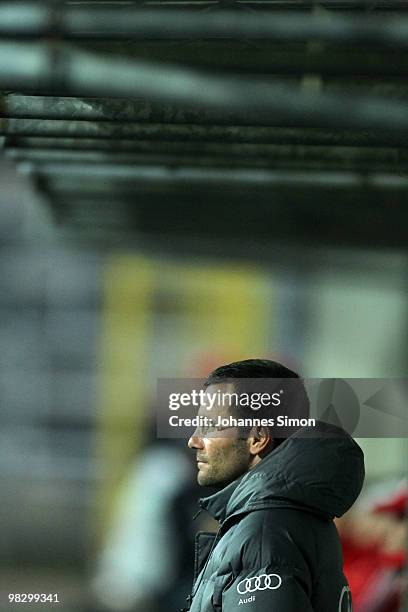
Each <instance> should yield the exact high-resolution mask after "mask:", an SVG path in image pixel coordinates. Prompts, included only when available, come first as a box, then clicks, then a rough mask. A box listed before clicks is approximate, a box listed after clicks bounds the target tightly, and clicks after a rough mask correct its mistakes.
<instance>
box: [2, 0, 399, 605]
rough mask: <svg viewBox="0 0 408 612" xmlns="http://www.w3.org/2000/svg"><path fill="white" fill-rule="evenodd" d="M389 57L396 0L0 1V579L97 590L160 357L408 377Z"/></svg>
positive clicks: (395, 33)
mask: <svg viewBox="0 0 408 612" xmlns="http://www.w3.org/2000/svg"><path fill="white" fill-rule="evenodd" d="M407 71H408V5H407V3H406V2H405V1H397V0H394V1H392V0H389V1H388V0H377V1H373V0H322V1H320V2H317V1H316V2H308V1H306V0H305V1H303V0H237V1H234V0H232V1H231V2H230V1H228V0H225V1H221V0H220V1H217V0H203V1H198V0H188V1H187V2H181V1H180V2H178V1H174V2H171V1H170V0H169V1H166V0H163V1H158V2H113V1H112V2H62V1H54V2H51V1H50V2H31V3H29V2H12V3H8V2H3V3H1V4H0V90H1V94H0V144H1V147H2V156H1V160H0V185H1V189H0V246H1V252H2V258H1V260H0V270H1V273H0V288H1V289H0V308H1V311H2V322H1V324H0V337H1V346H2V354H1V357H0V390H1V412H0V420H1V430H0V436H1V444H0V480H1V484H2V492H3V495H2V505H1V510H0V512H1V518H2V520H1V522H0V541H1V542H2V546H1V547H0V551H1V552H0V563H1V568H0V596H1V598H2V602H7V599H6V597H7V593H9V592H22V593H24V592H38V589H40V590H41V592H47V593H49V592H53V593H54V592H60V593H61V599H63V601H64V602H65V604H64V610H66V611H67V612H71V610H72V611H74V610H83V609H85V607H87V606H89V605H90V606H91V609H92V610H93V609H94V608H92V606H93V604H92V603H91V604H89V603H88V602H89V599H90V595H89V593H88V590H89V576H90V575H91V574H92V571H93V567H94V565H95V559H96V557H97V556H98V551H100V550H101V548H103V544H104V542H106V537H107V536H106V534H107V533H108V532H109V525H110V523H111V520H112V517H113V516H114V514H115V504H116V501H115V500H116V499H117V493H118V491H119V485H120V483H121V482H122V481H123V479H126V477H127V474H128V473H129V472H128V470H131V469H132V468H131V466H133V465H134V458H135V457H136V465H137V457H138V452H139V451H141V449H144V448H145V447H146V444H147V440H148V439H149V434H148V431H149V428H150V425H151V418H152V417H151V415H152V410H153V403H154V394H155V382H156V379H157V378H158V377H173V376H197V375H202V374H204V373H206V372H207V371H208V370H209V369H211V368H212V367H213V366H215V365H218V364H219V363H222V362H226V361H227V360H235V359H241V358H246V357H251V356H267V357H272V358H273V357H275V358H280V359H282V361H284V362H286V363H288V365H293V367H297V368H299V369H300V371H301V372H302V373H303V374H304V375H305V376H315V377H324V376H344V377H353V376H355V377H370V376H373V377H377V376H378V377H388V376H389V377H399V376H400V377H403V376H405V375H406V372H407V364H408V353H407V348H406V347H407V335H408V334H407V332H408V324H407V320H408V319H407V305H406V304H407V299H406V298H407V221H408V208H407V203H408V195H407V186H408V174H407V171H408V145H407V143H408V107H407V100H406V98H407V93H408V89H407V84H406V76H407ZM362 444H363V446H364V449H365V451H366V457H367V471H368V480H369V483H371V482H376V481H378V480H390V479H393V478H396V479H398V478H401V477H402V476H404V475H405V474H406V467H407V465H406V461H407V442H406V440H400V439H394V440H363V441H362ZM149 495H154V486H153V485H152V491H150V492H149V491H148V492H146V491H144V492H143V493H141V494H140V498H141V499H143V496H145V497H147V496H149ZM138 527H139V529H143V526H138ZM145 565H146V566H148V560H146V564H145ZM1 605H2V609H7V603H5V604H4V606H3V603H2V604H1ZM95 605H96V604H95ZM119 605H120V604H119V603H118V606H119ZM124 605H125V604H124ZM15 609H17V608H15ZM23 609H25V608H24V607H23ZM88 609H89V608H88ZM118 609H119V608H118ZM123 609H124V608H123ZM145 609H147V608H145ZM406 609H408V607H407V608H406Z"/></svg>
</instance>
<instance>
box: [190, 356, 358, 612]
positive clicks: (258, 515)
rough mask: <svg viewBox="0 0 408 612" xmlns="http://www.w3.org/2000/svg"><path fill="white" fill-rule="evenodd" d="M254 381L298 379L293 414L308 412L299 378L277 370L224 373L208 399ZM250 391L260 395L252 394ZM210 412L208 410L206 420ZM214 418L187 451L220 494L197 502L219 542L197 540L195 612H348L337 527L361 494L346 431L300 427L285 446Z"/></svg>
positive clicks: (209, 537) (265, 364)
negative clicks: (336, 521) (337, 520)
mask: <svg viewBox="0 0 408 612" xmlns="http://www.w3.org/2000/svg"><path fill="white" fill-rule="evenodd" d="M250 379H257V380H253V381H252V382H253V383H257V382H258V381H261V379H262V381H263V382H265V380H266V379H268V380H269V381H270V383H267V384H269V385H271V384H273V381H272V379H280V382H279V383H277V384H278V387H277V388H278V389H279V387H283V386H284V385H282V380H284V379H297V383H298V384H297V387H296V389H297V391H296V393H294V394H293V393H292V396H291V398H292V404H293V402H295V403H296V404H297V406H296V407H295V408H296V409H295V412H296V411H297V412H298V413H300V414H303V415H304V410H305V409H306V407H307V411H308V402H307V397H306V393H305V391H304V387H303V383H302V382H301V381H300V379H299V377H298V375H297V374H295V373H294V372H292V371H291V370H288V369H287V368H285V367H284V366H281V365H280V364H278V363H276V362H272V361H266V360H247V361H242V362H237V363H234V364H229V365H227V366H222V367H221V368H217V369H216V370H214V372H212V374H210V376H209V377H208V379H207V381H206V383H205V387H206V392H207V393H208V394H216V393H218V394H219V393H233V392H240V393H242V392H243V391H245V390H248V381H249V382H251V380H250ZM249 387H250V394H252V395H253V393H254V386H253V385H251V384H249ZM274 388H275V391H276V385H275V387H274ZM285 389H286V387H285ZM262 390H263V391H265V386H263V387H262ZM280 391H283V389H282V388H281V389H280ZM258 398H259V394H258ZM299 407H300V408H299ZM217 408H218V415H219V414H222V415H223V416H224V417H225V416H227V413H228V410H229V411H230V412H231V407H229V408H228V409H227V410H226V409H225V406H224V405H223V406H221V407H220V406H217ZM206 409H207V410H208V406H204V407H201V408H200V411H199V414H200V412H201V413H202V414H204V413H205V412H206ZM241 412H242V411H241ZM247 414H248V411H247ZM260 414H261V411H259V413H257V414H256V415H254V414H252V416H260ZM263 414H265V411H263V412H262V415H263ZM269 414H270V413H269ZM292 414H293V412H292ZM213 417H214V418H213V420H212V423H213V425H211V424H210V425H208V422H207V425H206V426H204V427H198V428H197V429H196V431H195V432H194V434H193V436H192V437H191V438H190V440H189V443H188V445H189V447H190V448H191V449H194V450H195V451H196V454H197V466H198V476H197V480H198V483H199V484H200V485H203V486H214V485H216V486H218V487H220V490H218V491H217V492H216V493H215V494H213V495H211V496H210V497H207V498H205V499H201V500H200V506H201V508H202V509H204V510H207V511H208V512H209V513H210V515H212V516H213V517H214V518H215V519H216V520H217V521H218V522H219V530H218V533H217V534H216V535H215V534H208V533H200V534H197V540H196V568H195V570H196V571H195V583H194V586H193V591H192V594H191V597H190V598H189V600H190V606H191V607H190V608H189V609H190V611H191V612H213V611H214V610H215V611H220V610H222V611H223V612H233V611H236V610H242V611H243V612H350V611H351V610H352V604H351V594H350V590H349V587H348V584H347V581H346V579H345V577H344V574H343V559H342V553H341V547H340V542H339V538H338V534H337V531H336V527H335V525H334V523H333V518H334V517H335V516H337V517H339V516H341V515H342V514H343V513H344V512H346V510H348V508H350V506H351V505H352V504H353V503H354V501H355V500H356V498H357V496H358V495H359V493H360V490H361V487H362V484H363V480H364V459H363V453H362V451H361V449H360V447H359V446H358V445H357V444H356V442H354V440H353V439H352V438H351V437H350V436H349V435H348V434H346V433H345V432H344V431H342V430H340V429H338V428H336V427H333V426H330V425H327V424H324V423H318V422H317V424H316V427H306V428H298V429H297V431H295V432H294V433H293V434H292V435H289V437H288V438H287V439H283V438H282V437H279V436H280V435H281V434H276V430H275V431H274V430H273V428H271V427H264V426H261V427H252V428H251V429H250V430H247V431H246V433H245V434H244V435H242V431H241V433H240V432H239V430H237V429H236V428H234V427H233V426H232V427H231V426H229V425H228V424H227V425H226V426H225V427H223V426H221V427H217V426H216V423H217V422H219V420H218V419H216V418H215V415H214V413H213ZM299 422H301V421H300V420H299ZM224 431H225V433H224Z"/></svg>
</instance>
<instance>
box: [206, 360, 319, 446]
mask: <svg viewBox="0 0 408 612" xmlns="http://www.w3.org/2000/svg"><path fill="white" fill-rule="evenodd" d="M256 379H258V382H257V381H256ZM259 379H262V382H261V381H260V380H259ZM282 379H291V383H289V384H285V383H284V381H282ZM294 379H295V380H296V383H294ZM219 383H232V384H233V385H234V390H235V391H236V392H237V393H248V394H249V395H252V394H254V393H257V392H259V391H262V392H266V391H268V392H269V393H271V394H272V393H273V392H276V391H277V390H278V389H280V388H282V387H284V389H285V393H286V398H285V399H286V405H287V408H286V410H285V412H286V413H287V414H288V416H289V415H290V416H296V417H298V418H308V417H309V398H308V397H307V393H306V389H305V386H304V383H303V380H302V379H301V377H300V376H299V374H297V373H296V372H294V371H293V370H290V369H289V368H287V367H286V366H284V365H282V364H281V363H278V362H277V361H272V360H270V359H244V360H242V361H234V362H232V363H228V364H226V365H222V366H220V367H218V368H216V369H215V370H213V371H212V372H210V374H209V375H208V376H207V378H206V380H205V382H204V388H207V387H209V386H210V385H214V384H219ZM237 412H238V413H239V415H240V416H243V417H244V416H248V408H242V407H240V408H238V409H237ZM289 413H290V414H289ZM256 416H257V417H259V418H265V417H267V416H270V406H267V407H265V406H263V407H261V408H260V409H259V410H258V411H257V414H256ZM281 431H282V430H281ZM271 433H272V436H273V441H274V443H273V449H275V448H276V447H277V446H279V444H281V443H282V442H283V441H284V440H285V439H286V437H279V436H274V435H273V433H274V432H273V428H272V429H271ZM291 433H294V430H293V428H292V429H291Z"/></svg>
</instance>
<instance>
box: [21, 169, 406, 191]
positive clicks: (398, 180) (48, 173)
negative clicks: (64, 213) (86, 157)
mask: <svg viewBox="0 0 408 612" xmlns="http://www.w3.org/2000/svg"><path fill="white" fill-rule="evenodd" d="M24 171H25V173H28V174H30V175H35V176H37V177H39V178H44V179H46V180H55V181H57V182H58V181H61V183H64V184H65V179H68V181H67V185H68V187H69V186H72V187H73V188H74V189H76V188H77V187H78V184H79V183H78V182H79V181H84V185H85V186H86V185H88V187H91V190H92V189H93V188H94V187H95V186H96V188H98V186H99V185H100V186H101V187H102V188H103V187H104V185H106V184H107V183H109V182H112V185H117V184H120V183H121V182H123V183H125V184H129V185H137V184H147V185H153V186H154V187H158V186H165V187H166V188H167V187H168V186H169V185H170V186H181V187H183V186H187V187H192V186H199V187H200V188H202V187H203V186H204V187H205V188H206V189H208V188H210V187H214V186H217V188H218V187H225V188H227V187H237V188H239V189H240V188H241V187H243V186H244V187H247V188H250V189H251V188H257V187H261V188H266V189H270V188H273V187H278V188H279V187H289V188H291V189H292V190H299V189H307V188H308V187H312V188H328V187H329V188H330V189H346V190H348V189H354V190H358V189H362V190H370V189H372V190H377V189H378V190H391V191H400V190H402V191H404V192H405V191H406V190H407V188H408V176H402V175H400V174H381V173H372V174H369V173H364V174H359V173H356V172H335V171H333V172H320V171H315V172H313V171H307V172H302V171H298V172H291V171H285V170H277V171H275V170H267V169H263V170H261V169H242V168H240V169H228V168H221V169H218V168H195V167H183V168H166V167H159V166H146V165H145V166H142V165H138V166H134V165H125V164H122V165H120V166H113V165H110V164H93V165H83V164H75V163H72V164H64V163H46V164H36V163H27V164H26V165H25V166H24ZM72 179H75V180H74V181H72ZM89 179H92V181H93V182H92V183H91V182H88V181H89ZM407 197H408V196H407Z"/></svg>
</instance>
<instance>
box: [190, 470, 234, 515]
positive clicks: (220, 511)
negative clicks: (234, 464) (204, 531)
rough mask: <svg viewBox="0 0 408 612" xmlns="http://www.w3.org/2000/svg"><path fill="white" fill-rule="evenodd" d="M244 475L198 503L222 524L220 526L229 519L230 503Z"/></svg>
mask: <svg viewBox="0 0 408 612" xmlns="http://www.w3.org/2000/svg"><path fill="white" fill-rule="evenodd" d="M244 475H245V474H243V475H242V476H239V478H237V479H236V480H234V481H233V482H230V484H228V485H227V486H226V487H224V488H223V489H221V490H220V491H217V492H216V493H214V494H213V495H210V496H208V497H202V498H201V499H200V500H199V502H198V503H199V506H200V507H201V508H203V510H207V512H209V513H210V514H211V516H212V517H213V518H215V519H216V520H217V521H218V522H219V523H220V525H221V524H222V523H223V522H224V521H225V519H226V518H227V507H228V502H229V500H230V499H231V496H232V494H233V493H234V491H235V489H236V488H237V487H238V485H239V483H240V482H241V480H242V478H243V477H244Z"/></svg>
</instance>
